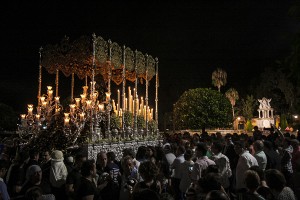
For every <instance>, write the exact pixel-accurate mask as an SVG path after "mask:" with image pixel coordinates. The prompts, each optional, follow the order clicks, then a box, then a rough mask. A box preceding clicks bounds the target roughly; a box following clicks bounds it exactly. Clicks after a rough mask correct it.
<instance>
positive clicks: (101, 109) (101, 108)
mask: <svg viewBox="0 0 300 200" xmlns="http://www.w3.org/2000/svg"><path fill="white" fill-rule="evenodd" d="M98 107H99V111H103V110H104V104H103V103H100V104H99V105H98Z"/></svg>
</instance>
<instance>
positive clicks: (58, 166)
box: [50, 150, 68, 199]
mask: <svg viewBox="0 0 300 200" xmlns="http://www.w3.org/2000/svg"><path fill="white" fill-rule="evenodd" d="M51 158H52V159H51V169H50V183H51V186H52V192H53V194H54V195H55V197H56V198H57V199H65V198H66V193H65V183H66V179H67V176H68V170H67V167H66V165H65V163H64V155H63V152H62V151H60V150H54V151H53V152H52V153H51Z"/></svg>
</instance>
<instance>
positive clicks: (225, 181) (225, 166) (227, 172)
mask: <svg viewBox="0 0 300 200" xmlns="http://www.w3.org/2000/svg"><path fill="white" fill-rule="evenodd" d="M211 159H212V160H213V161H215V163H216V165H218V167H219V170H220V174H221V182H222V186H223V187H224V188H228V187H229V186H230V183H229V177H231V175H232V171H231V168H230V161H229V159H228V157H227V156H225V155H224V154H222V153H221V152H220V153H219V154H216V155H213V156H212V157H211Z"/></svg>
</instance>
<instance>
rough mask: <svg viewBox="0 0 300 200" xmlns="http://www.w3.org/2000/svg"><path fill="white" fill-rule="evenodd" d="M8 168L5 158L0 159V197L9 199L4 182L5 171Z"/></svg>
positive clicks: (5, 199)
mask: <svg viewBox="0 0 300 200" xmlns="http://www.w3.org/2000/svg"><path fill="white" fill-rule="evenodd" d="M8 168H9V163H8V161H6V160H0V197H1V198H0V199H3V200H9V199H10V197H9V194H8V191H7V186H6V183H5V182H4V178H5V175H6V172H7V170H8Z"/></svg>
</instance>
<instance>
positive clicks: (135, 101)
mask: <svg viewBox="0 0 300 200" xmlns="http://www.w3.org/2000/svg"><path fill="white" fill-rule="evenodd" d="M117 93H118V97H117V102H118V103H117V104H116V103H115V101H114V100H112V107H113V111H114V113H115V114H116V115H117V116H119V117H121V116H122V113H123V111H122V108H120V90H118V91H117ZM127 95H128V96H127V97H126V93H125V111H129V112H130V113H133V115H135V113H137V114H138V115H142V116H143V117H144V119H146V117H147V119H148V121H149V120H152V119H153V108H151V109H150V107H149V106H148V107H146V105H144V99H143V97H141V99H139V97H138V95H137V94H136V92H135V88H133V95H132V94H131V88H130V87H128V94H127Z"/></svg>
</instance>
